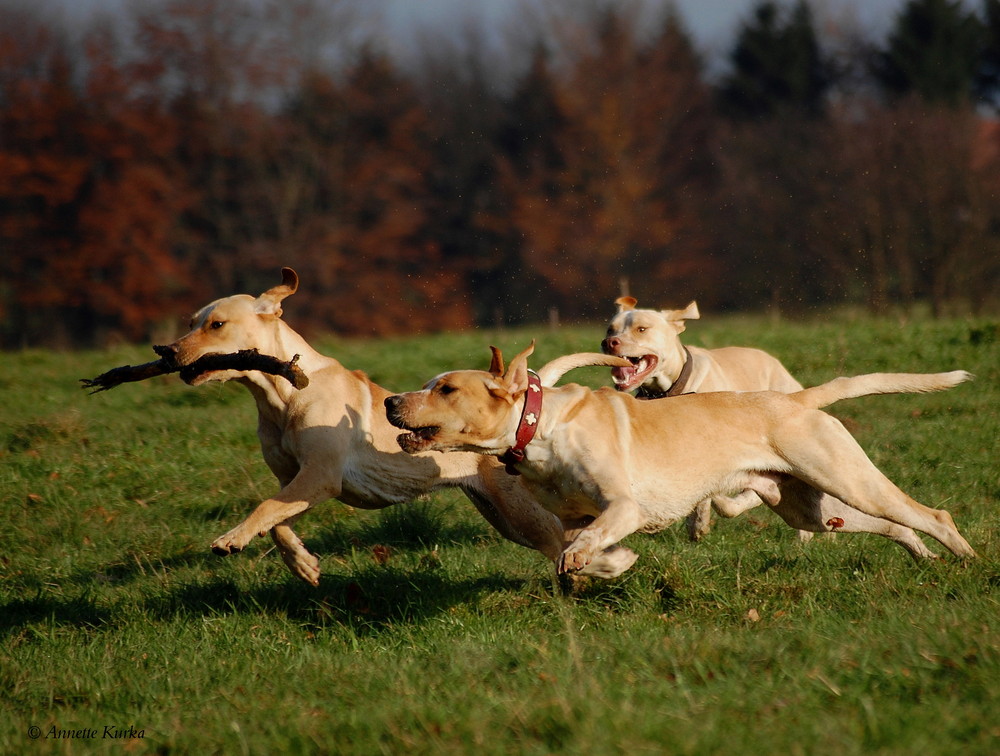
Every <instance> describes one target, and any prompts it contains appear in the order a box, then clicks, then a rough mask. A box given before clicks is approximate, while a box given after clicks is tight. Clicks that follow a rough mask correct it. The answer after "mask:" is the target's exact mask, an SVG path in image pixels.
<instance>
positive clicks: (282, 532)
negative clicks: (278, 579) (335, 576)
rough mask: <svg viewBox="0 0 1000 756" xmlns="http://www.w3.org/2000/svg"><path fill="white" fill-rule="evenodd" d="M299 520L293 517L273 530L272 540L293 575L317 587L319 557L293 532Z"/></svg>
mask: <svg viewBox="0 0 1000 756" xmlns="http://www.w3.org/2000/svg"><path fill="white" fill-rule="evenodd" d="M297 519H298V517H291V518H289V519H287V520H285V522H283V523H281V524H280V525H275V526H274V527H273V528H271V540H273V541H274V545H275V546H277V547H278V553H279V554H281V561H283V562H284V563H285V565H286V566H287V567H288V569H289V570H290V571H291V573H292V574H293V575H295V577H297V578H299V579H300V580H304V581H305V582H307V583H309V585H311V586H314V587H315V586H317V585H319V575H320V570H319V557H317V556H316V555H315V554H313V553H311V552H310V551H309V549H307V548H306V546H305V544H304V543H302V539H301V538H299V537H298V536H297V535H296V534H295V531H294V530H292V525H293V524H294V522H295V520H297Z"/></svg>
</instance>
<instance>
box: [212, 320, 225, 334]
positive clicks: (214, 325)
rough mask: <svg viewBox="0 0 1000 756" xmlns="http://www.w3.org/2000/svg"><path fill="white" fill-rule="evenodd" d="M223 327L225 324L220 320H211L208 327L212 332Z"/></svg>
mask: <svg viewBox="0 0 1000 756" xmlns="http://www.w3.org/2000/svg"><path fill="white" fill-rule="evenodd" d="M224 325H225V322H224V321H222V320H213V321H212V324H211V325H210V326H209V328H211V329H212V330H213V331H217V330H219V329H220V328H222V326H224Z"/></svg>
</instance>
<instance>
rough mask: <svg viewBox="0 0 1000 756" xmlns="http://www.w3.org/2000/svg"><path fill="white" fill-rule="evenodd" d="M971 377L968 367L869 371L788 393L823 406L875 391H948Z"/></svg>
mask: <svg viewBox="0 0 1000 756" xmlns="http://www.w3.org/2000/svg"><path fill="white" fill-rule="evenodd" d="M971 378H972V373H967V372H966V371H964V370H952V371H951V372H950V373H869V374H868V375H856V376H853V377H851V378H834V379H833V380H832V381H829V382H827V383H823V384H821V385H819V386H813V387H812V388H807V389H803V390H802V391H797V392H795V393H794V394H789V395H788V396H789V397H790V398H791V399H793V400H795V401H796V402H798V403H799V404H801V405H802V406H804V407H809V408H811V409H819V408H820V407H826V406H828V405H830V404H833V403H834V402H839V401H841V400H842V399H855V398H857V397H859V396H869V395H871V394H922V393H927V392H930V391H944V390H945V389H950V388H953V387H954V386H957V385H958V384H960V383H963V382H964V381H968V380H970V379H971Z"/></svg>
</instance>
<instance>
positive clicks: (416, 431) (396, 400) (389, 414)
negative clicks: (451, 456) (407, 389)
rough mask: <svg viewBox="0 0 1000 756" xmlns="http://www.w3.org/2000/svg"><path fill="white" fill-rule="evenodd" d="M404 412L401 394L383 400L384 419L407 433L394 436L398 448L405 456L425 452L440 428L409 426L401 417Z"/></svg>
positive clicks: (433, 426) (403, 400) (404, 404)
mask: <svg viewBox="0 0 1000 756" xmlns="http://www.w3.org/2000/svg"><path fill="white" fill-rule="evenodd" d="M405 410H406V398H405V397H404V396H402V395H401V394H396V395H395V396H388V397H386V399H385V418H386V420H388V421H389V423H390V425H394V426H395V427H397V428H399V429H400V430H404V431H407V432H406V433H400V434H399V435H398V436H396V443H397V444H399V448H400V449H402V450H403V451H405V452H406V453H407V454H416V453H417V452H421V451H425V450H426V449H427V448H428V447H429V446H430V445H431V444H432V443H433V441H434V436H436V435H437V432H438V431H439V430H440V428H439V427H438V426H436V425H423V426H419V427H415V426H411V425H410V424H409V423H408V422H407V421H406V420H405V419H404V417H403V414H404V412H405Z"/></svg>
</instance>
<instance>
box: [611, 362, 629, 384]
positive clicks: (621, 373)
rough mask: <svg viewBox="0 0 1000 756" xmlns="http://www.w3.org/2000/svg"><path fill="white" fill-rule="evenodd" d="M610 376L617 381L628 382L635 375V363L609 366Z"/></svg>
mask: <svg viewBox="0 0 1000 756" xmlns="http://www.w3.org/2000/svg"><path fill="white" fill-rule="evenodd" d="M611 377H612V378H614V379H615V381H617V382H618V383H628V382H629V381H631V380H632V379H633V378H634V377H635V365H629V366H628V367H613V368H611Z"/></svg>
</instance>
